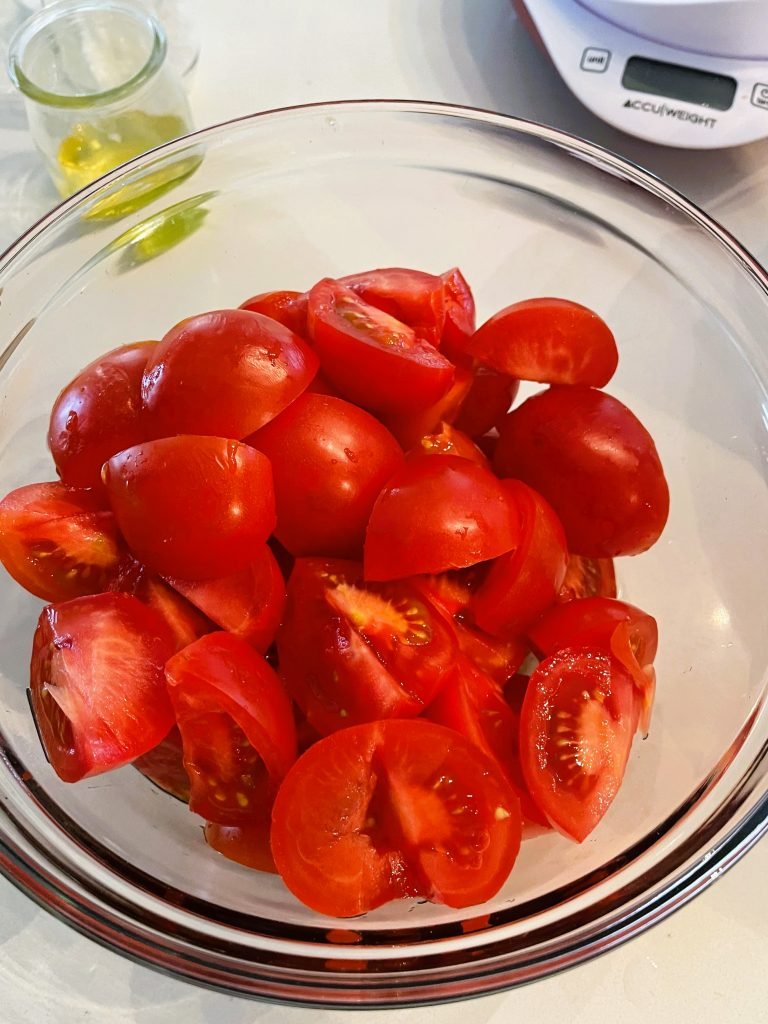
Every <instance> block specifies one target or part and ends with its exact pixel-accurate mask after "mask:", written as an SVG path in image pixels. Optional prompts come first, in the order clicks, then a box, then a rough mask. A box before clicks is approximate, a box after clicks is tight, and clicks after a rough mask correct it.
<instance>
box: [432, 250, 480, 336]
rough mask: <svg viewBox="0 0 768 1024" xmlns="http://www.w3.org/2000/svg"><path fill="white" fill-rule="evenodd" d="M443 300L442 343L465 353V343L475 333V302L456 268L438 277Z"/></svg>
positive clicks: (462, 276)
mask: <svg viewBox="0 0 768 1024" xmlns="http://www.w3.org/2000/svg"><path fill="white" fill-rule="evenodd" d="M440 280H441V281H442V282H443V295H444V299H445V324H444V325H443V342H444V344H446V345H448V346H449V347H451V348H453V349H458V350H460V351H466V348H467V342H468V341H469V339H470V338H471V337H472V335H473V334H474V332H475V300H474V298H473V296H472V291H471V289H470V287H469V285H468V284H467V282H466V279H465V278H464V275H463V274H462V272H461V271H460V270H459V268H458V267H454V268H453V269H452V270H446V272H445V273H444V274H441V275H440Z"/></svg>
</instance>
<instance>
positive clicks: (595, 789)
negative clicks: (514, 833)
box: [520, 647, 639, 842]
mask: <svg viewBox="0 0 768 1024" xmlns="http://www.w3.org/2000/svg"><path fill="white" fill-rule="evenodd" d="M638 703H639V702H638V700H637V697H636V693H635V687H634V685H633V682H632V678H631V676H630V675H629V673H628V672H627V671H626V669H625V668H624V666H623V665H621V664H620V663H619V662H618V661H617V660H616V658H614V657H612V656H611V655H610V654H609V653H607V652H606V651H604V650H601V649H600V648H599V647H568V648H566V649H565V650H562V651H558V652H557V653H556V654H553V655H551V656H550V657H548V658H546V659H545V660H544V661H542V662H541V663H540V664H539V666H538V667H537V669H536V670H535V671H534V673H533V675H532V676H531V679H530V682H529V684H528V687H527V689H526V691H525V697H524V699H523V707H522V711H521V714H520V756H521V759H522V766H523V776H524V778H525V781H526V783H527V786H528V789H529V791H530V793H531V795H532V796H533V798H534V800H535V801H536V803H537V804H538V806H539V808H540V809H541V810H542V811H543V813H544V814H545V815H546V816H547V818H548V820H549V822H550V823H551V824H552V826H553V827H554V828H556V829H558V831H560V832H562V833H563V834H564V835H567V836H570V837H571V838H572V839H575V840H576V841H577V842H582V841H583V840H584V839H586V837H587V836H588V835H589V834H590V832H591V831H592V830H593V829H594V828H595V826H596V825H597V824H598V822H599V821H600V820H601V818H602V817H603V815H604V814H605V812H606V811H607V810H608V807H609V806H610V804H611V802H612V801H613V798H614V797H615V796H616V793H617V792H618V789H619V786H620V785H621V780H622V778H623V777H624V769H625V768H626V764H627V759H628V758H629V751H630V748H631V746H632V737H633V736H634V734H635V730H636V728H637V717H638Z"/></svg>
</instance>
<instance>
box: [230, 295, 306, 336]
mask: <svg viewBox="0 0 768 1024" xmlns="http://www.w3.org/2000/svg"><path fill="white" fill-rule="evenodd" d="M307 302H308V299H307V293H306V292H294V291H277V292H262V293H261V294H260V295H253V296H252V297H251V298H250V299H246V301H245V302H241V303H240V306H239V308H240V309H247V310H248V311H249V312H250V313H261V314H262V315H263V316H268V317H269V318H270V319H271V320H277V322H278V323H279V324H282V325H283V326H284V327H287V328H288V329H289V330H290V331H293V333H294V334H298V336H299V337H300V338H306V337H307Z"/></svg>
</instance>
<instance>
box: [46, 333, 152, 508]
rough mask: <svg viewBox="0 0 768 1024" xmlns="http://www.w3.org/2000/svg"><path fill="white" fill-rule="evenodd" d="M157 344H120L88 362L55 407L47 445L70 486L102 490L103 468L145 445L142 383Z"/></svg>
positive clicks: (58, 469)
mask: <svg viewBox="0 0 768 1024" xmlns="http://www.w3.org/2000/svg"><path fill="white" fill-rule="evenodd" d="M156 347H157V342H155V341H137V342H136V343H135V344H133V345H123V347H122V348H116V349H114V350H113V351H112V352H107V354H106V355H104V356H100V357H99V358H98V359H96V360H95V361H94V362H92V363H89V365H88V366H86V367H85V369H84V370H81V371H80V373H79V374H78V375H77V376H76V377H75V379H74V380H73V381H71V382H70V383H69V384H67V386H66V387H65V388H64V390H63V391H62V392H61V394H60V395H59V397H58V398H57V399H56V401H55V402H54V403H53V409H52V411H51V421H50V425H49V428H48V447H49V448H50V449H51V455H52V456H53V461H54V463H55V464H56V470H57V472H58V474H59V476H60V477H61V479H62V481H63V482H64V483H65V484H67V485H68V486H69V487H96V488H100V487H101V467H102V466H103V465H104V463H105V462H106V461H107V459H109V458H111V456H113V455H114V454H115V453H116V452H121V451H122V450H123V449H124V448H130V447H131V445H134V444H138V443H139V442H140V441H144V440H145V439H146V437H147V430H146V426H145V423H144V419H143V417H142V411H143V410H142V402H141V380H142V377H143V374H144V367H145V366H146V365H147V360H148V359H149V357H150V355H151V354H152V352H153V351H154V350H155V348H156Z"/></svg>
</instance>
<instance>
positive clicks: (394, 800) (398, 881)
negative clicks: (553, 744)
mask: <svg viewBox="0 0 768 1024" xmlns="http://www.w3.org/2000/svg"><path fill="white" fill-rule="evenodd" d="M520 833H521V819H520V810H519V804H518V801H517V798H516V796H515V794H514V793H513V791H512V789H511V788H510V786H509V784H508V783H507V781H506V780H505V779H504V777H503V775H502V774H501V772H500V770H499V768H498V767H497V765H496V764H495V762H494V761H492V760H491V759H490V758H488V757H486V756H485V755H484V754H483V753H482V751H480V750H478V749H477V748H475V747H474V746H473V745H472V744H471V743H469V741H467V740H466V739H464V737H463V736H460V735H459V734H458V733H456V732H454V731H453V730H451V729H446V728H444V727H442V726H439V725H435V724H434V723H432V722H426V721H424V720H421V719H418V720H414V721H397V720H395V721H387V722H371V723H369V724H368V725H361V726H356V727H353V728H349V729H344V730H342V731H341V732H338V733H335V734H334V735H333V736H330V737H326V738H325V739H323V740H321V741H320V742H319V743H316V744H315V745H314V746H313V747H311V748H310V749H309V750H308V751H306V753H304V754H303V755H302V756H301V757H300V758H299V760H298V761H297V762H296V764H295V765H294V766H293V768H292V769H291V771H290V772H289V773H288V775H287V777H286V779H285V781H284V783H283V785H282V787H281V788H280V791H279V792H278V794H277V798H276V800H275V806H274V808H273V811H272V853H273V855H274V858H275V864H276V865H277V867H278V869H279V871H280V874H281V875H282V877H283V881H284V882H285V884H286V885H287V886H288V888H289V889H290V890H291V892H293V894H294V895H295V896H296V897H297V898H298V899H300V900H302V902H304V903H305V904H306V905H307V906H309V907H310V908H311V909H313V910H315V911H317V912H318V913H321V914H328V915H330V916H334V917H352V916H355V915H357V914H362V913H365V912H366V911H368V910H372V909H373V908H374V907H377V906H380V905H381V904H382V903H385V902H386V901H387V900H390V899H395V898H398V897H400V896H424V897H426V898H427V899H430V900H432V901H433V902H439V903H445V904H447V905H448V906H452V907H465V906H472V905H473V904H476V903H482V902H484V901H485V900H487V899H489V898H490V897H491V896H493V895H494V894H495V893H496V892H497V891H498V890H499V888H500V887H501V885H502V884H503V883H504V881H505V880H506V878H507V876H508V874H509V871H510V870H511V868H512V865H513V863H514V861H515V859H516V857H517V853H518V850H519V846H520Z"/></svg>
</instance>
